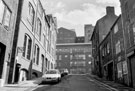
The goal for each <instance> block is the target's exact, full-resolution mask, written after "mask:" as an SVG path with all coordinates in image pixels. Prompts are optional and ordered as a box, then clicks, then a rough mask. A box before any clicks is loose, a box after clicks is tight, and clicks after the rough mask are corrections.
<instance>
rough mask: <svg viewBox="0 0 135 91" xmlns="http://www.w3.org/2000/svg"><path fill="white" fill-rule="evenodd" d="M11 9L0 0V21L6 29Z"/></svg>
mask: <svg viewBox="0 0 135 91" xmlns="http://www.w3.org/2000/svg"><path fill="white" fill-rule="evenodd" d="M10 18H11V11H10V10H9V9H8V7H7V6H6V5H5V4H4V3H3V1H2V0H0V23H1V24H3V25H4V27H5V28H6V29H7V28H8V27H9V24H10Z"/></svg>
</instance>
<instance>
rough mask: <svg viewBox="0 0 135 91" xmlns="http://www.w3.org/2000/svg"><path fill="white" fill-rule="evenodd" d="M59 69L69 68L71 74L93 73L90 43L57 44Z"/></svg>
mask: <svg viewBox="0 0 135 91" xmlns="http://www.w3.org/2000/svg"><path fill="white" fill-rule="evenodd" d="M56 47H57V51H56V55H57V59H56V62H57V66H56V68H57V69H63V68H66V69H68V71H69V73H70V74H84V73H91V62H92V60H93V59H92V56H91V55H92V53H91V52H92V51H91V44H90V43H67V44H65V43H64V44H57V46H56Z"/></svg>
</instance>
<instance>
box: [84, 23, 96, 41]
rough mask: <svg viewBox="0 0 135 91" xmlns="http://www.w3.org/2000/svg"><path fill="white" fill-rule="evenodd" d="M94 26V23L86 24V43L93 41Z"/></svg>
mask: <svg viewBox="0 0 135 91" xmlns="http://www.w3.org/2000/svg"><path fill="white" fill-rule="evenodd" d="M93 29H94V26H92V24H86V25H84V31H85V35H84V36H85V43H89V42H91V36H92V33H93Z"/></svg>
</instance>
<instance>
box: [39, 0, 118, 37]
mask: <svg viewBox="0 0 135 91" xmlns="http://www.w3.org/2000/svg"><path fill="white" fill-rule="evenodd" d="M41 2H42V3H43V6H44V8H45V10H46V14H50V13H51V14H53V16H55V17H57V22H58V28H59V27H65V28H67V29H75V31H76V33H77V35H78V36H83V35H84V24H92V25H95V23H96V21H97V20H98V19H100V18H101V17H103V16H104V15H105V14H106V6H114V7H115V14H116V15H119V14H121V10H120V3H119V0H41Z"/></svg>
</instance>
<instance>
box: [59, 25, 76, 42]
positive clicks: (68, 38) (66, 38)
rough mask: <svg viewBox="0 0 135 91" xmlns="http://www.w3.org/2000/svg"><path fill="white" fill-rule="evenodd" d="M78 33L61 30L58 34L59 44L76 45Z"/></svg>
mask: <svg viewBox="0 0 135 91" xmlns="http://www.w3.org/2000/svg"><path fill="white" fill-rule="evenodd" d="M75 40H76V33H75V31H74V30H71V29H66V28H63V27H61V28H59V29H58V34H57V44H60V43H75Z"/></svg>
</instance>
